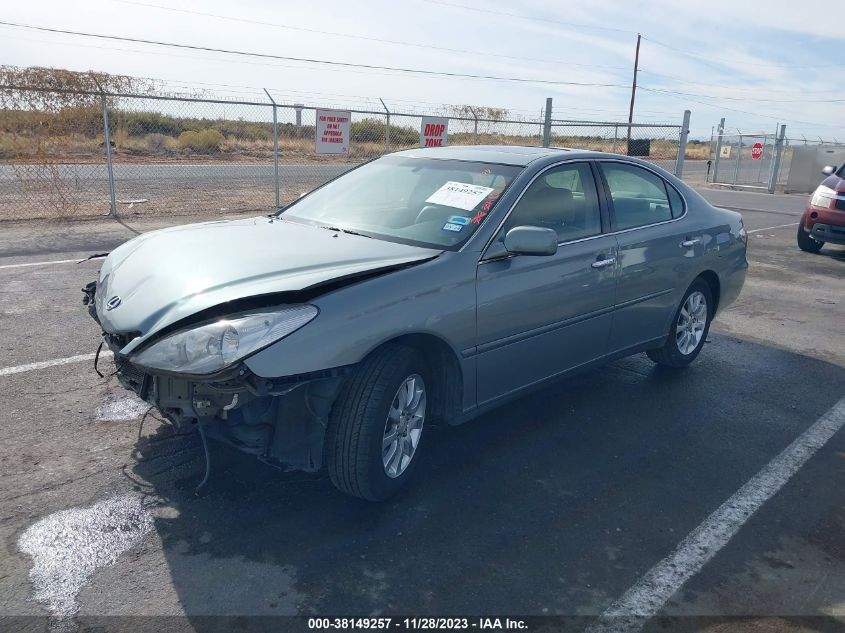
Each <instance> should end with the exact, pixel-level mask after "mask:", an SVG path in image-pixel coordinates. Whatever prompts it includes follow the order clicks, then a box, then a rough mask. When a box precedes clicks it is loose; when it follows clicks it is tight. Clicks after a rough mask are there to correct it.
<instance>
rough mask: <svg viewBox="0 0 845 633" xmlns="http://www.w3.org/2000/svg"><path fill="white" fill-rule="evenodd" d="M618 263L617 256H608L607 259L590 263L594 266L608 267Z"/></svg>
mask: <svg viewBox="0 0 845 633" xmlns="http://www.w3.org/2000/svg"><path fill="white" fill-rule="evenodd" d="M615 263H616V258H615V257H608V258H607V259H599V260H597V261H594V262H593V263H592V264H590V265H591V266H592V267H593V268H606V267H608V266H612V265H613V264H615Z"/></svg>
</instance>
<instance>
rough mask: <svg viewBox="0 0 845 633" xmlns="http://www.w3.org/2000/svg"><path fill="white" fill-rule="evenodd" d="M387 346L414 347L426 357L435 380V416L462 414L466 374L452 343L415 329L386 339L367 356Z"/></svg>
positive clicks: (449, 418)
mask: <svg viewBox="0 0 845 633" xmlns="http://www.w3.org/2000/svg"><path fill="white" fill-rule="evenodd" d="M387 345H402V346H404V347H410V348H412V349H414V350H416V351H417V352H419V353H420V355H422V357H423V358H424V359H425V361H426V364H427V365H428V367H429V369H430V370H431V378H432V380H433V382H434V384H433V385H432V387H433V391H432V405H431V413H432V415H433V417H434V418H435V419H437V420H441V421H449V420H452V419H453V418H456V417H457V416H458V415H460V413H461V411H462V406H461V403H462V401H463V394H464V375H463V370H462V369H461V363H460V360H459V359H458V354H457V353H456V352H455V350H454V349H453V348H452V346H451V345H449V343H447V342H446V341H445V340H444V339H442V338H440V337H439V336H437V335H435V334H431V333H430V332H413V333H408V334H402V335H400V336H396V337H394V338H391V339H388V340H386V341H383V342H382V343H380V344H379V345H377V346H376V347H375V348H373V349H372V350H371V351H370V352H369V353H368V354H367V355H366V356H365V357H364V358H366V357H368V356H370V355H371V354H373V353H375V352H376V351H378V350H380V349H382V348H383V347H385V346H387Z"/></svg>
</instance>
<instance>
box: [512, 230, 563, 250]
mask: <svg viewBox="0 0 845 633" xmlns="http://www.w3.org/2000/svg"><path fill="white" fill-rule="evenodd" d="M505 248H506V249H507V250H508V252H509V253H511V254H512V255H554V254H555V253H557V233H556V232H555V231H554V230H552V229H546V228H541V227H539V226H515V227H513V228H512V229H511V230H510V231H508V234H507V235H505Z"/></svg>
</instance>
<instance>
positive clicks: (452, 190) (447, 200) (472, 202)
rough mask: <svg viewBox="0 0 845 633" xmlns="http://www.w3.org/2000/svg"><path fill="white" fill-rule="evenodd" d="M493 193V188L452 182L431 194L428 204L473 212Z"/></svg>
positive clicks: (427, 200)
mask: <svg viewBox="0 0 845 633" xmlns="http://www.w3.org/2000/svg"><path fill="white" fill-rule="evenodd" d="M491 191H493V188H492V187H481V186H480V185H471V184H469V183H466V182H455V181H453V180H450V181H449V182H447V183H446V184H445V185H443V186H442V187H440V189H438V190H437V191H435V192H434V193H433V194H431V195H430V196H429V197H428V199H426V202H428V203H430V204H439V205H442V206H444V207H452V208H453V209H463V210H464V211H472V210H473V209H474V208H475V207H476V206H478V203H479V202H481V201H482V200H484V198H486V197H487V196H488V195H489V194H490V192H491Z"/></svg>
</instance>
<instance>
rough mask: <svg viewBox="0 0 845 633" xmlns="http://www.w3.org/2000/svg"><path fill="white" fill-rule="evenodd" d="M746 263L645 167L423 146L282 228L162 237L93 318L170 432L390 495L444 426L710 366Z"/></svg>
mask: <svg viewBox="0 0 845 633" xmlns="http://www.w3.org/2000/svg"><path fill="white" fill-rule="evenodd" d="M745 247H746V236H745V230H744V229H743V226H742V220H741V218H740V216H739V214H737V213H735V212H732V211H727V210H723V209H717V208H714V207H712V206H711V205H709V204H708V203H707V202H706V201H705V200H704V199H703V198H701V197H700V196H699V195H698V194H697V193H696V192H695V191H693V190H692V189H690V188H689V187H687V186H686V185H685V184H684V183H683V182H681V181H679V180H677V179H675V178H674V177H673V176H671V175H669V174H668V173H666V172H664V171H662V170H660V169H659V168H655V167H654V166H652V165H649V164H647V163H644V162H642V161H638V160H636V159H630V158H627V157H622V156H614V155H608V154H600V153H591V152H581V151H570V150H559V149H544V148H528V147H467V148H438V149H427V150H410V151H406V152H399V153H397V154H392V155H389V156H385V157H383V158H380V159H378V160H375V161H372V162H370V163H367V164H366V165H363V166H361V167H359V168H357V169H354V170H352V171H351V172H348V173H347V174H345V175H343V176H341V177H339V178H337V179H336V180H334V181H332V182H330V183H328V184H326V185H324V186H322V187H320V188H319V189H317V190H315V191H313V192H312V193H310V194H308V195H306V196H304V197H303V198H301V199H299V200H297V201H296V202H295V203H293V204H291V205H290V206H288V207H287V208H285V209H282V210H280V211H278V212H277V213H275V214H273V215H271V216H269V217H259V218H250V219H243V220H234V221H220V222H208V223H203V224H195V225H188V226H181V227H174V228H169V229H164V230H160V231H154V232H151V233H147V234H144V235H141V236H139V237H137V238H135V239H133V240H131V241H129V242H127V243H126V244H124V245H122V246H120V247H119V248H117V249H116V250H114V251H113V252H112V253H111V254H109V256H108V258H107V259H106V260H105V262H104V265H103V267H102V269H101V270H100V274H99V279H98V280H97V281H96V282H92V283H91V284H89V286H88V287H86V289H85V302H86V303H87V304H88V306H89V311H90V312H91V315H92V316H93V317H94V318H95V319H96V320H97V322H98V323H99V324H100V326H101V327H102V330H103V337H104V342H105V344H107V345H108V347H109V348H110V349H111V350H113V351H114V354H115V363H116V365H117V376H118V378H119V379H120V381H121V383H122V384H123V385H124V386H125V387H127V388H129V389H131V390H133V391H134V392H136V393H137V394H138V395H140V397H141V398H143V399H144V400H146V401H148V402H149V403H151V404H153V405H154V406H156V407H157V408H158V409H159V410H160V411H161V413H162V414H163V415H164V416H166V417H167V418H168V419H170V420H171V421H173V422H174V423H176V424H178V425H186V426H196V427H197V428H198V430H199V432H200V433H201V434H202V436H203V439H204V440H205V438H206V437H208V438H212V439H216V440H220V441H224V442H227V443H229V444H231V445H234V446H236V447H238V448H239V449H241V450H244V451H247V452H249V453H253V454H255V455H256V456H258V457H259V458H260V459H262V460H265V461H268V462H272V463H274V464H277V465H280V466H283V467H286V468H290V469H299V470H305V471H316V470H319V469H321V468H326V469H327V470H328V472H329V475H330V477H331V480H332V482H333V483H334V484H335V485H336V486H337V487H338V488H340V489H341V490H343V491H345V492H347V493H350V494H353V495H356V496H359V497H363V498H365V499H371V500H379V499H384V498H387V497H389V496H390V495H391V494H393V493H395V492H396V491H397V490H398V489H399V488H400V487H401V486H402V485H403V484H405V483H406V481H407V480H408V478H409V477H410V476H411V474H412V471H413V470H414V467H415V466H416V464H417V463H418V462H419V457H418V455H419V451H420V447H421V446H424V436H425V429H426V425H427V424H428V425H430V423H431V421H432V420H433V419H434V420H439V421H444V422H447V423H450V424H457V423H460V422H463V421H466V420H468V419H470V418H471V417H473V416H474V415H477V414H478V413H479V412H481V411H484V410H487V409H489V408H491V407H493V406H496V405H498V404H500V403H502V402H504V401H505V400H507V399H509V398H512V397H514V396H516V395H520V394H523V393H525V392H526V390H528V389H530V388H534V387H537V386H539V385H542V384H545V383H546V382H547V381H549V380H551V379H554V378H558V377H561V376H564V375H566V374H569V373H571V372H573V371H576V370H582V369H584V368H587V367H591V366H595V365H596V364H600V363H603V362H607V361H609V360H612V359H614V358H619V357H621V356H624V355H627V354H633V353H637V352H642V351H646V352H648V354H649V356H650V357H651V358H652V359H653V360H655V362H658V363H661V364H663V365H667V366H671V367H683V366H685V365H687V364H689V363H690V362H692V360H693V359H695V357H696V356H697V355H698V353H699V352H700V350H701V348H702V347H703V345H704V341H705V339H706V337H707V331H708V328H709V326H710V322H711V320H712V318H713V316H714V315H715V314H716V311H717V310H718V309H721V308H723V307H724V306H726V305H728V304H730V303H731V302H732V301H733V300H734V299H735V298H736V297H737V295H738V294H739V291H740V288H741V287H742V283H743V280H744V278H745V271H746V268H747V261H746V258H745Z"/></svg>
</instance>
